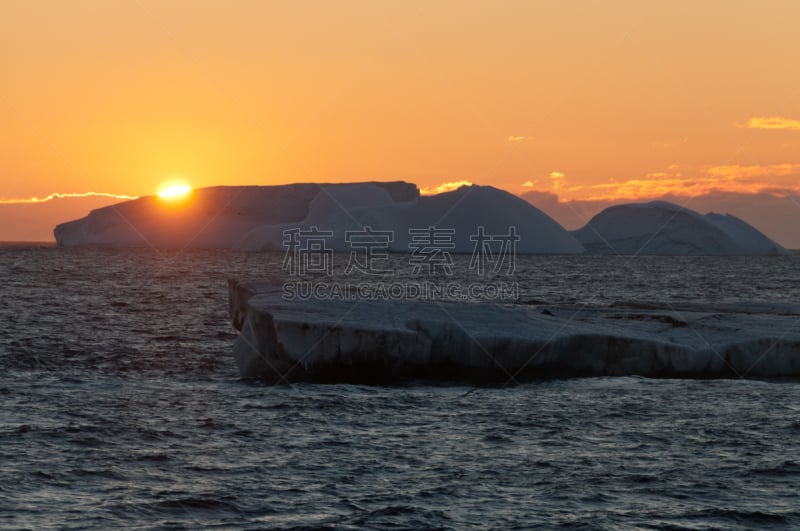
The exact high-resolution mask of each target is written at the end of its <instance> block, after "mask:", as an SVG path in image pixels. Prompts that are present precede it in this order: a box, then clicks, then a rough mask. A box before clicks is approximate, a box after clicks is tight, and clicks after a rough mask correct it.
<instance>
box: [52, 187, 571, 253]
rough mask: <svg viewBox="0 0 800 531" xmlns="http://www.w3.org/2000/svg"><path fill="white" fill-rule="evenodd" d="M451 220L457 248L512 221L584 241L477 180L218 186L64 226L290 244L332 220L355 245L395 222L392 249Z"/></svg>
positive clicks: (96, 237)
mask: <svg viewBox="0 0 800 531" xmlns="http://www.w3.org/2000/svg"><path fill="white" fill-rule="evenodd" d="M429 226H434V227H436V228H439V229H452V230H453V231H454V232H453V243H454V244H455V248H454V249H452V250H453V251H454V252H471V251H472V250H473V248H474V245H475V243H474V242H473V241H471V240H470V236H471V235H473V234H475V233H476V232H477V230H478V227H479V226H482V227H484V230H485V232H486V234H506V233H507V232H508V231H509V227H511V226H513V227H514V228H515V231H516V233H517V235H519V237H520V241H519V242H518V243H517V247H516V251H517V252H518V253H528V254H573V253H581V252H583V247H582V246H581V244H580V243H578V242H577V240H575V238H574V237H573V236H572V235H570V234H569V233H568V232H567V231H566V230H564V228H562V227H561V226H560V225H559V224H558V223H556V222H555V221H554V220H553V219H552V218H550V217H549V216H547V215H546V214H544V213H543V212H542V211H540V210H539V209H537V208H536V207H534V206H532V205H531V204H529V203H527V202H526V201H524V200H522V199H520V198H519V197H517V196H514V195H512V194H510V193H508V192H505V191H503V190H499V189H497V188H493V187H490V186H468V187H463V188H460V189H458V190H455V191H452V192H447V193H443V194H438V195H434V196H424V197H420V195H419V190H418V188H417V187H416V185H414V184H410V183H405V182H391V183H378V182H367V183H351V184H290V185H283V186H245V187H230V186H222V187H213V188H201V189H198V190H195V191H194V193H193V195H192V197H191V198H190V199H189V200H188V201H186V202H185V203H184V204H181V205H178V206H175V205H171V204H164V203H162V202H160V201H159V200H158V198H156V197H143V198H139V199H136V200H132V201H126V202H124V203H119V204H116V205H112V206H109V207H106V208H101V209H97V210H94V211H92V212H91V213H90V214H89V215H88V216H87V217H85V218H82V219H80V220H77V221H72V222H69V223H64V224H61V225H59V226H57V227H56V229H55V236H56V241H57V242H58V243H59V245H65V246H75V245H113V246H146V245H151V246H154V247H205V248H233V249H245V250H281V249H283V241H284V240H285V237H284V230H286V229H298V228H299V229H308V228H310V227H317V228H319V229H320V230H331V231H333V232H334V237H333V239H332V240H330V241H329V246H330V248H332V249H334V250H349V246H348V245H347V244H346V242H345V239H344V231H347V230H356V229H360V228H362V227H370V228H372V229H373V230H392V231H394V241H393V242H392V244H391V249H392V250H395V251H408V249H409V247H408V244H409V234H408V230H409V229H411V228H426V227H429Z"/></svg>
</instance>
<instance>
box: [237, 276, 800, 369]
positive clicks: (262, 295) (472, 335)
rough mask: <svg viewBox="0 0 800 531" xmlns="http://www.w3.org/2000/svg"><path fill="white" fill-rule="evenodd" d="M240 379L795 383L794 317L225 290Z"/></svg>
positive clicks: (793, 313)
mask: <svg viewBox="0 0 800 531" xmlns="http://www.w3.org/2000/svg"><path fill="white" fill-rule="evenodd" d="M229 301H230V318H231V322H232V324H233V325H234V327H235V328H236V329H238V330H239V331H240V335H239V338H238V339H237V340H236V343H235V346H234V356H235V358H236V362H237V364H238V366H239V370H240V373H241V375H242V376H243V377H245V378H263V379H266V380H269V381H278V382H282V381H293V380H325V381H362V382H377V381H382V380H386V379H389V380H391V379H403V378H415V377H424V378H443V379H447V380H491V381H498V382H510V383H513V382H517V381H523V380H525V379H530V378H541V377H548V376H586V375H643V376H652V377H708V378H711V377H732V378H738V377H753V378H755V377H798V376H800V331H798V330H797V327H796V326H794V325H795V324H796V320H797V319H798V317H800V311H799V310H798V309H797V308H794V309H791V308H763V307H762V308H736V307H727V308H714V307H708V308H689V309H682V310H680V311H677V310H674V309H670V310H666V309H663V310H659V309H642V308H632V307H629V308H624V307H616V308H605V309H597V308H595V309H587V308H581V307H564V306H548V307H544V306H537V307H534V306H526V305H505V306H498V305H494V304H488V303H453V302H441V303H440V302H431V301H380V300H335V301H319V300H284V299H283V298H282V294H281V290H280V287H279V286H275V285H261V286H258V285H253V286H246V285H241V284H239V283H238V282H235V281H231V282H230V287H229Z"/></svg>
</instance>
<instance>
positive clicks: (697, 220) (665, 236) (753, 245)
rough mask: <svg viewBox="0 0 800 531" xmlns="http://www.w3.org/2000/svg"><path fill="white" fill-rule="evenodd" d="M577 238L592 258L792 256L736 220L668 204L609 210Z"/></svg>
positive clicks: (588, 224)
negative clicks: (601, 256) (604, 255)
mask: <svg viewBox="0 0 800 531" xmlns="http://www.w3.org/2000/svg"><path fill="white" fill-rule="evenodd" d="M572 234H573V235H574V236H575V237H576V238H577V239H578V241H580V242H581V243H582V244H583V246H584V247H585V248H586V250H587V252H589V253H590V254H623V255H625V254H642V255H766V254H789V252H788V251H787V250H786V249H784V248H783V247H781V246H780V245H779V244H777V243H775V242H774V241H772V240H770V239H769V238H767V237H766V236H765V235H764V234H762V233H761V232H759V231H758V230H757V229H756V228H754V227H753V226H752V225H749V224H747V223H745V222H744V221H742V220H741V219H739V218H737V217H735V216H732V215H724V216H723V215H720V214H715V213H709V214H706V215H705V216H703V215H700V214H699V213H697V212H695V211H693V210H690V209H688V208H685V207H681V206H678V205H675V204H672V203H668V202H666V201H653V202H649V203H631V204H625V205H616V206H612V207H609V208H606V209H605V210H603V211H602V212H600V213H599V214H597V215H596V216H594V217H593V218H592V219H591V220H590V221H589V223H587V224H586V226H585V227H583V228H581V229H579V230H577V231H574V232H573V233H572Z"/></svg>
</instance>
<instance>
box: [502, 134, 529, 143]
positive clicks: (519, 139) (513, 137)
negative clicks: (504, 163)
mask: <svg viewBox="0 0 800 531" xmlns="http://www.w3.org/2000/svg"><path fill="white" fill-rule="evenodd" d="M506 140H508V141H509V142H522V141H524V140H533V137H530V136H521V135H511V136H509V137H508V138H506Z"/></svg>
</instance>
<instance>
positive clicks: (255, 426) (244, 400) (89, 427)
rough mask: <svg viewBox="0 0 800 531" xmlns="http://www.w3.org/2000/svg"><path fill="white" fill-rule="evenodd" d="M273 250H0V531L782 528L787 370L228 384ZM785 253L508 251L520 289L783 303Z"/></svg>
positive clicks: (789, 426) (591, 298) (550, 294)
mask: <svg viewBox="0 0 800 531" xmlns="http://www.w3.org/2000/svg"><path fill="white" fill-rule="evenodd" d="M281 258H282V257H281V256H277V255H273V254H258V253H251V254H245V253H233V252H211V251H184V252H166V251H165V252H160V253H159V252H156V251H153V250H143V249H142V250H99V249H60V248H52V247H50V248H48V247H33V246H5V247H0V282H2V285H0V368H1V369H2V371H0V404H2V408H1V409H0V528H9V529H18V528H29V529H51V528H52V529H56V528H57V529H87V528H88V529H103V530H105V529H118V528H142V529H150V528H152V529H198V528H220V529H262V528H271V527H276V528H314V527H331V528H345V529H346V528H430V527H435V528H454V529H463V528H498V529H518V528H530V527H536V526H545V527H556V526H560V527H585V528H608V529H620V528H623V529H624V528H631V529H632V528H637V529H638V528H665V529H705V528H709V527H711V528H726V529H728V528H742V529H744V528H761V527H766V526H783V527H787V528H791V527H800V384H798V382H796V381H768V382H767V381H756V380H713V381H711V380H709V381H703V380H649V379H644V378H586V379H568V380H551V381H541V382H534V383H527V384H524V385H515V386H503V387H470V386H464V385H458V384H452V385H442V384H435V385H434V384H431V383H426V382H410V383H409V384H408V385H403V386H394V387H379V386H353V385H312V384H294V385H291V386H289V385H284V386H268V385H264V384H260V383H254V382H245V381H241V380H240V379H239V376H238V372H237V370H236V366H235V363H234V360H233V357H232V354H231V348H232V344H233V341H234V339H235V337H236V336H235V333H234V332H233V330H232V329H231V327H230V325H229V324H228V320H227V286H226V279H227V278H229V277H234V278H244V279H263V278H275V277H277V276H279V275H278V273H276V271H277V270H279V266H280V261H281ZM798 265H800V257H770V258H663V257H662V258H648V257H641V258H635V259H627V258H619V257H586V258H576V257H548V258H542V257H538V258H537V257H531V258H525V259H523V258H520V259H519V262H518V267H517V272H516V274H515V279H516V280H517V281H518V282H519V283H520V290H521V293H520V295H521V299H522V300H523V302H530V301H547V302H588V303H591V304H598V305H605V304H614V303H615V302H619V301H639V302H643V303H657V304H667V305H675V306H680V305H681V304H684V303H694V304H706V303H714V304H717V303H736V304H743V303H776V302H777V303H797V302H798V301H800V297H798V295H800V268H799V267H798Z"/></svg>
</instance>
